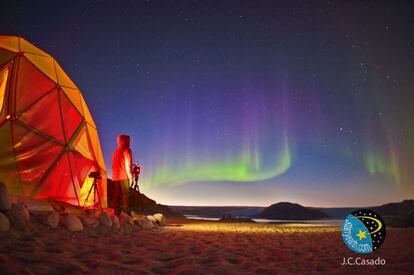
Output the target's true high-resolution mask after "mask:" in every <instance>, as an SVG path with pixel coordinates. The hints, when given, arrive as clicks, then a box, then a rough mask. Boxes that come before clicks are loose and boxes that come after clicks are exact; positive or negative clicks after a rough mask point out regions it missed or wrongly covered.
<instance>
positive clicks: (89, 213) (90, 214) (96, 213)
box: [83, 208, 103, 218]
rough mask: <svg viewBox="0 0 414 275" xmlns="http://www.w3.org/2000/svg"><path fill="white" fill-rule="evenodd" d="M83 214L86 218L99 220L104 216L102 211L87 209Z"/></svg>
mask: <svg viewBox="0 0 414 275" xmlns="http://www.w3.org/2000/svg"><path fill="white" fill-rule="evenodd" d="M83 212H84V213H85V215H86V216H88V217H96V218H99V216H100V215H101V214H102V212H103V211H102V210H100V209H93V208H92V209H85V210H83Z"/></svg>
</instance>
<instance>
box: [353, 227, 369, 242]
mask: <svg viewBox="0 0 414 275" xmlns="http://www.w3.org/2000/svg"><path fill="white" fill-rule="evenodd" d="M366 233H367V232H366V231H362V230H361V229H359V232H358V234H356V235H357V236H358V237H359V240H362V239H365V238H366V237H367V236H366V235H365V234H366Z"/></svg>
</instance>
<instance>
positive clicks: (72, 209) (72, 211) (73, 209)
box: [65, 206, 85, 216]
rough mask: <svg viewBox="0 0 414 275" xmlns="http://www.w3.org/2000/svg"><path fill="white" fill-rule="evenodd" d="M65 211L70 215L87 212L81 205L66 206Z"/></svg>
mask: <svg viewBox="0 0 414 275" xmlns="http://www.w3.org/2000/svg"><path fill="white" fill-rule="evenodd" d="M65 213H66V214H69V215H76V216H84V215H85V212H84V211H83V209H82V208H81V207H76V206H68V207H66V208H65Z"/></svg>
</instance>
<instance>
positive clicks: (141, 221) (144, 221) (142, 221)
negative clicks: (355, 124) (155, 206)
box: [133, 215, 155, 229]
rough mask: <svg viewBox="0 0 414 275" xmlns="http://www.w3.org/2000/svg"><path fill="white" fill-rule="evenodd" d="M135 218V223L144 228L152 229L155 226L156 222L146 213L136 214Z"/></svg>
mask: <svg viewBox="0 0 414 275" xmlns="http://www.w3.org/2000/svg"><path fill="white" fill-rule="evenodd" d="M133 220H134V223H135V224H137V225H138V226H139V227H141V228H143V229H152V228H154V227H155V224H154V223H153V222H151V221H150V220H149V219H148V218H147V217H146V216H144V215H134V217H133Z"/></svg>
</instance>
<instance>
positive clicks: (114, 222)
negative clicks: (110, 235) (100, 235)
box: [112, 215, 121, 229]
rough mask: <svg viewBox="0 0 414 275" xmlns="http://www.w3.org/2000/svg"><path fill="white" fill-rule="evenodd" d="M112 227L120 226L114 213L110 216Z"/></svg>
mask: <svg viewBox="0 0 414 275" xmlns="http://www.w3.org/2000/svg"><path fill="white" fill-rule="evenodd" d="M112 227H113V228H115V229H119V228H121V224H120V223H119V219H118V217H117V216H115V215H114V216H113V218H112Z"/></svg>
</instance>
